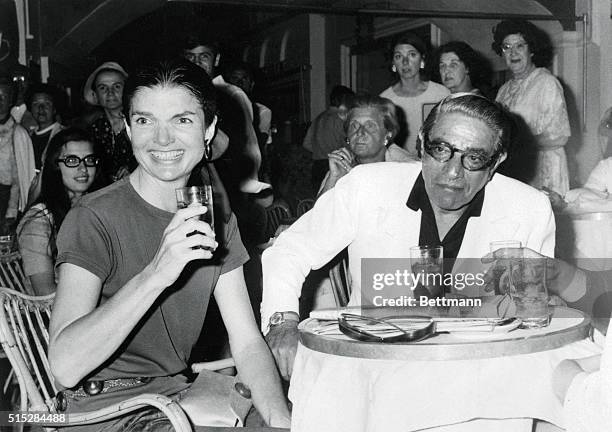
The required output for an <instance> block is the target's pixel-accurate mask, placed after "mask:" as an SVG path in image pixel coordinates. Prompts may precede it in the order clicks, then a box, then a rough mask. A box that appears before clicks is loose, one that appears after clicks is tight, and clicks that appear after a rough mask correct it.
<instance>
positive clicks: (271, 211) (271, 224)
mask: <svg viewBox="0 0 612 432" xmlns="http://www.w3.org/2000/svg"><path fill="white" fill-rule="evenodd" d="M266 216H267V219H268V222H267V224H266V238H270V237H272V236H274V234H275V233H276V230H277V229H278V227H279V226H280V224H281V222H282V221H283V219H289V218H290V217H291V212H290V211H289V207H287V206H286V205H284V204H281V203H274V204H272V205H271V206H270V207H267V208H266Z"/></svg>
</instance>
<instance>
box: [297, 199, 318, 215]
mask: <svg viewBox="0 0 612 432" xmlns="http://www.w3.org/2000/svg"><path fill="white" fill-rule="evenodd" d="M314 203H315V200H313V199H312V198H306V199H303V200H301V201H300V202H299V203H298V205H297V208H296V213H297V214H296V216H297V217H300V216H302V215H303V214H304V213H306V212H307V211H308V210H310V209H311V208H313V207H314Z"/></svg>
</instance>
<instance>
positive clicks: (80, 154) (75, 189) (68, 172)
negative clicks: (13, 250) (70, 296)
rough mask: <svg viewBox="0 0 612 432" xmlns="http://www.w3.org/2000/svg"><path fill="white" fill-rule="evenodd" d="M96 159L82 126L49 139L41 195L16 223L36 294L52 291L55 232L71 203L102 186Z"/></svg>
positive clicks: (20, 245) (53, 286) (97, 159)
mask: <svg viewBox="0 0 612 432" xmlns="http://www.w3.org/2000/svg"><path fill="white" fill-rule="evenodd" d="M99 162H100V158H99V157H98V156H97V154H96V152H95V151H94V145H93V144H92V140H91V138H90V136H89V135H88V134H87V133H86V132H85V131H83V130H80V129H76V128H70V129H66V130H64V131H61V132H59V133H58V134H57V135H55V136H54V137H53V139H52V140H51V142H50V143H49V148H48V150H47V153H46V157H45V169H44V170H43V171H42V172H43V174H42V180H41V193H40V196H39V197H38V199H37V200H36V201H35V202H34V203H33V204H32V206H31V207H30V208H29V209H28V210H27V211H26V213H25V215H24V217H23V219H22V220H21V222H20V224H19V226H18V227H17V234H18V241H19V249H20V251H21V256H22V259H23V266H24V271H25V274H26V276H28V277H29V278H30V282H31V284H32V287H33V288H34V291H35V292H36V294H37V295H45V294H50V293H52V292H55V286H56V280H55V279H56V278H55V272H54V266H55V257H56V255H57V248H56V246H55V238H56V236H57V232H58V231H59V228H60V226H61V224H62V222H63V220H64V217H65V216H66V213H68V210H70V207H72V204H73V203H75V202H76V201H77V200H78V199H79V198H80V197H81V196H82V195H83V194H85V193H87V192H89V191H91V190H95V189H97V188H99V187H100V186H102V184H101V183H102V181H101V175H100V170H99Z"/></svg>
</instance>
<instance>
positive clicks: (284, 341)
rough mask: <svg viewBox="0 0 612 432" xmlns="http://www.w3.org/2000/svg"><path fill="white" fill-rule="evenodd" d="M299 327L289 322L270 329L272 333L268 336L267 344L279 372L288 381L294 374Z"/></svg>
mask: <svg viewBox="0 0 612 432" xmlns="http://www.w3.org/2000/svg"><path fill="white" fill-rule="evenodd" d="M297 326H298V323H297V321H292V320H288V321H285V322H284V323H282V324H280V325H276V326H272V327H270V331H269V332H268V334H267V335H266V342H267V343H268V346H269V347H270V351H272V355H273V356H274V359H275V360H276V365H277V367H278V371H279V373H280V375H281V376H282V377H283V379H285V380H287V381H288V380H289V379H290V378H291V374H292V373H293V362H294V360H295V353H296V351H297V343H298V328H297Z"/></svg>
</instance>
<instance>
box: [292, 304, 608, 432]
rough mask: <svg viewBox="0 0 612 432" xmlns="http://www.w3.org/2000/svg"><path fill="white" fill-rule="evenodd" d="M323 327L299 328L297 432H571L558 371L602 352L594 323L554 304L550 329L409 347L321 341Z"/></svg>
mask: <svg viewBox="0 0 612 432" xmlns="http://www.w3.org/2000/svg"><path fill="white" fill-rule="evenodd" d="M316 325H317V322H316V320H313V319H308V320H306V321H304V322H302V323H301V324H300V326H299V330H300V344H299V346H298V353H297V355H296V361H295V363H294V369H293V375H292V377H291V387H290V389H289V397H290V399H291V401H292V402H293V412H292V426H291V430H292V432H300V431H312V430H317V431H334V432H342V431H347V432H348V431H350V432H360V431H363V432H378V431H380V432H383V431H389V430H402V431H421V430H423V431H425V430H427V431H428V432H429V429H430V428H432V429H431V430H432V431H433V430H435V431H453V432H454V431H470V432H473V431H474V432H475V431H487V432H489V431H491V430H495V431H500V432H501V431H504V432H505V431H512V432H518V431H531V426H532V423H533V421H532V419H533V418H539V419H542V420H545V421H548V422H550V423H553V424H556V425H558V426H561V427H562V426H563V412H562V405H561V404H560V403H559V401H558V400H557V399H556V397H555V396H554V394H553V390H552V387H551V382H552V373H553V370H554V368H555V367H556V365H557V364H558V363H559V362H560V361H562V360H563V359H565V358H582V357H588V356H590V355H594V354H598V353H599V352H600V351H601V350H600V348H599V347H598V346H596V345H595V344H594V343H593V342H591V341H590V340H589V339H588V336H589V332H590V328H591V327H590V320H589V319H588V318H587V317H586V316H585V315H584V314H582V313H581V312H579V311H575V310H573V309H568V308H555V309H554V314H553V318H552V320H551V324H550V326H549V327H546V328H543V329H537V330H520V329H519V330H514V331H513V332H510V333H506V334H498V333H495V334H494V336H491V335H484V334H480V335H478V334H476V335H474V334H472V335H470V336H467V335H465V334H464V335H459V334H444V335H436V336H434V337H432V338H430V339H426V340H424V341H421V342H416V343H402V344H398V343H396V344H379V343H365V342H360V341H356V340H352V339H349V338H348V337H346V336H344V335H341V334H339V335H337V336H336V335H334V336H321V335H318V334H316V332H315V328H316Z"/></svg>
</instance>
